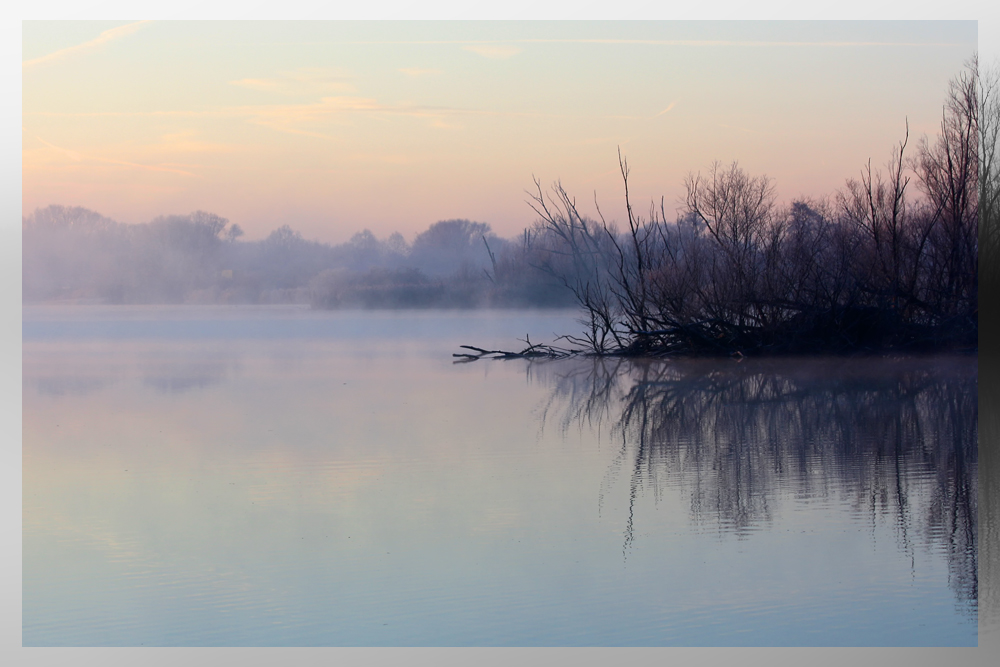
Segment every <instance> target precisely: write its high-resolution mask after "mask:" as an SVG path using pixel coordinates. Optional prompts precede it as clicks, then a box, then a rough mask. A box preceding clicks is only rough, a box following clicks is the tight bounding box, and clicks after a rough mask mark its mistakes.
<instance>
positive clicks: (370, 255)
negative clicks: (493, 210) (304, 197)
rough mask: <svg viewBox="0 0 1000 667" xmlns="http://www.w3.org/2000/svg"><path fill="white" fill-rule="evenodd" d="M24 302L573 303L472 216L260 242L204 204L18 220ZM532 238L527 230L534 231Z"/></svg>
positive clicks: (281, 232)
mask: <svg viewBox="0 0 1000 667" xmlns="http://www.w3.org/2000/svg"><path fill="white" fill-rule="evenodd" d="M22 234H23V235H22V257H23V298H24V300H25V301H26V302H38V301H65V300H72V301H78V302H79V301H94V302H101V303H112V304H124V303H210V304H247V303H309V304H312V305H313V306H314V307H319V308H339V307H374V308H399V307H418V308H419V307H463V308H469V307H478V306H494V307H509V306H522V307H523V306H528V307H531V306H540V307H552V306H563V307H565V306H571V305H572V304H573V296H572V294H571V293H570V292H569V291H568V290H567V289H566V288H565V287H564V286H563V285H562V284H560V283H559V281H557V280H556V279H555V278H553V277H552V276H548V275H546V274H545V273H543V272H541V271H540V270H538V269H534V268H532V267H533V265H534V264H537V262H533V261H532V259H531V257H530V254H531V250H530V248H528V247H527V245H526V244H525V242H524V239H522V240H519V241H516V242H515V241H510V240H507V239H503V238H500V237H498V236H496V235H495V234H494V233H493V232H492V231H491V229H490V226H489V225H488V224H485V223H481V222H470V221H468V220H445V221H441V222H438V223H435V224H433V225H431V226H430V227H429V228H428V229H427V230H425V231H424V232H422V233H420V234H418V235H417V236H416V238H415V239H414V241H413V243H412V244H407V243H406V241H405V239H404V238H403V236H402V235H401V234H398V233H395V234H392V235H390V236H389V237H388V238H386V239H378V238H376V237H375V235H374V234H372V232H371V231H369V230H365V231H362V232H359V233H357V234H355V235H354V236H353V237H352V238H351V239H350V240H349V241H348V242H347V243H342V244H340V245H330V244H326V243H320V242H317V241H308V240H306V239H304V238H303V237H302V235H301V234H300V233H298V232H297V231H295V230H293V229H291V228H289V227H288V226H287V225H286V226H283V227H281V228H279V229H277V230H275V231H273V232H272V233H271V234H270V235H269V236H268V237H267V238H265V239H264V240H261V241H245V240H242V239H241V237H242V236H243V231H242V230H241V229H240V227H239V226H238V225H235V224H230V223H229V221H228V220H226V219H225V218H221V217H219V216H217V215H214V214H211V213H204V212H201V211H199V212H196V213H192V214H190V215H174V216H167V217H160V218H156V219H155V220H153V221H151V222H148V223H143V224H123V223H118V222H115V221H113V220H109V219H108V218H105V217H103V216H101V215H99V214H97V213H95V212H93V211H89V210H87V209H83V208H79V207H73V208H68V207H63V206H49V207H47V208H44V209H38V210H36V211H35V212H34V213H32V214H31V215H30V216H28V217H26V218H23V220H22ZM525 238H528V237H527V236H526V237H525Z"/></svg>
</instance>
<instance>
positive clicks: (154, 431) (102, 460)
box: [22, 306, 995, 646]
mask: <svg viewBox="0 0 1000 667" xmlns="http://www.w3.org/2000/svg"><path fill="white" fill-rule="evenodd" d="M575 317H576V314H575V313H573V312H569V311H555V312H538V311H536V312H527V311H504V312H495V311H476V312H465V313H459V312H446V311H422V312H417V311H393V312H389V311H385V312H364V311H335V312H329V311H326V312H318V311H311V310H308V309H304V308H296V307H267V308H262V307H256V308H254V307H231V308H217V307H211V308H209V307H202V308H198V307H191V306H175V307H119V308H112V307H66V306H37V307H26V308H25V309H24V315H23V320H24V325H23V338H24V343H23V387H24V389H23V406H24V407H23V432H24V445H23V479H24V482H23V489H24V496H23V544H24V560H23V562H24V566H23V626H22V632H23V642H24V644H25V645H140V644H145V645H341V646H343V645H364V646H368V645H543V646H544V645H612V646H613V645H901V646H907V645H946V646H947V645H976V643H977V637H978V635H977V621H982V622H986V619H985V617H986V615H987V614H988V613H989V612H988V609H989V608H990V604H993V603H991V602H990V600H993V601H994V603H995V595H994V594H993V593H991V592H990V589H989V581H990V576H989V574H988V573H989V572H990V571H991V570H990V569H989V568H990V567H993V566H992V565H991V563H992V562H993V561H994V560H995V558H993V560H990V558H991V556H990V554H991V553H992V552H991V551H989V548H987V547H985V546H984V547H983V548H982V553H980V539H981V537H982V536H981V535H980V527H982V530H985V531H989V530H992V528H990V526H991V525H993V524H991V523H989V522H988V521H986V522H985V523H981V522H977V520H976V519H977V514H978V512H979V508H978V507H979V503H978V499H979V497H980V493H979V491H980V487H979V472H980V471H979V464H980V459H979V451H978V447H977V440H978V436H979V432H978V416H979V410H978V389H977V384H978V369H977V362H976V359H975V357H947V358H946V357H926V358H900V359H886V360H872V359H863V360H851V359H843V358H841V359H835V360H831V359H827V360H824V359H794V360H784V361H777V360H756V361H751V360H745V361H743V362H735V361H732V360H701V361H669V362H655V363H654V362H626V361H615V360H609V359H605V360H593V359H575V360H562V361H553V362H545V363H537V362H536V363H528V362H525V361H523V360H517V361H510V362H475V363H466V364H462V363H459V364H454V363H453V362H452V357H451V353H453V352H455V351H457V346H458V345H460V344H476V345H484V346H486V347H512V346H515V347H516V345H512V341H514V340H515V339H516V338H520V337H523V336H524V335H525V334H531V337H532V340H533V341H535V340H538V341H539V342H548V341H551V340H552V339H553V338H554V336H555V335H556V334H559V333H563V332H565V331H572V330H573V328H574V327H575V326H577V325H576V324H575V322H574V320H575ZM984 423H986V422H984ZM984 456H985V455H984ZM983 465H984V466H985V465H986V462H985V461H984V464H983ZM986 511H989V510H988V508H987V510H986ZM980 518H984V517H980ZM985 539H989V538H988V537H987V538H985ZM993 569H995V568H993ZM980 572H982V573H983V576H982V579H980V577H979V573H980ZM991 596H992V597H991ZM994 606H995V604H994Z"/></svg>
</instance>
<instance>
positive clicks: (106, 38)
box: [21, 21, 151, 68]
mask: <svg viewBox="0 0 1000 667" xmlns="http://www.w3.org/2000/svg"><path fill="white" fill-rule="evenodd" d="M147 23H151V21H136V22H135V23H129V24H128V25H120V26H118V27H117V28H111V29H110V30H105V31H104V32H102V33H101V34H100V35H98V36H97V37H96V38H94V39H92V40H90V41H89V42H84V43H83V44H77V45H75V46H69V47H67V48H65V49H59V50H58V51H53V52H52V53H49V54H47V55H44V56H41V57H40V58H33V59H31V60H25V61H24V62H23V63H21V67H22V68H25V67H33V66H35V65H41V64H43V63H48V62H52V61H54V60H60V59H62V58H65V57H66V56H71V55H73V54H76V53H86V52H88V51H94V50H96V49H98V48H100V47H101V46H104V45H105V44H107V43H108V42H111V41H113V40H116V39H119V38H121V37H126V36H128V35H131V34H132V33H133V32H135V31H136V30H139V29H140V28H142V27H143V26H144V25H146V24H147Z"/></svg>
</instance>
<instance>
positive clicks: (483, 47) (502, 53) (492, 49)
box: [462, 44, 521, 60]
mask: <svg viewBox="0 0 1000 667" xmlns="http://www.w3.org/2000/svg"><path fill="white" fill-rule="evenodd" d="M462 48H463V49H465V50H466V51H472V52H473V53H478V54H479V55H481V56H483V57H484V58H491V59H493V60H503V59H505V58H510V57H511V56H516V55H517V54H518V53H520V52H521V49H519V48H517V47H516V46H510V45H509V44H467V45H466V46H463V47H462Z"/></svg>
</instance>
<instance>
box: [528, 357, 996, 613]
mask: <svg viewBox="0 0 1000 667" xmlns="http://www.w3.org/2000/svg"><path fill="white" fill-rule="evenodd" d="M529 374H530V375H531V376H533V377H534V378H536V379H538V380H542V381H545V382H546V383H549V384H550V385H551V386H552V387H553V392H552V395H551V398H550V400H549V402H548V404H547V405H546V406H545V410H544V414H543V417H544V418H546V419H548V420H549V421H550V422H551V420H552V419H553V418H554V417H557V418H558V421H559V423H560V425H561V427H562V428H563V430H564V431H565V430H566V429H568V428H569V427H570V426H571V425H573V424H590V425H593V426H598V427H603V428H606V429H610V432H611V434H612V437H613V438H614V439H615V440H620V442H621V447H620V449H619V451H618V452H617V455H616V458H615V462H614V464H613V466H612V469H611V470H610V471H609V475H608V477H607V478H606V482H605V484H604V488H602V497H603V495H604V494H606V493H608V492H609V489H610V484H611V483H612V481H613V480H614V478H615V477H617V476H619V475H621V474H623V473H627V474H628V478H629V494H630V497H629V514H628V520H627V525H626V528H625V545H624V548H625V550H626V552H627V550H628V548H629V546H630V544H631V543H632V540H633V536H634V526H633V518H634V513H633V512H634V508H635V500H636V497H637V495H639V494H641V493H644V492H647V491H648V492H651V493H652V494H653V495H654V497H655V498H657V499H658V498H659V497H660V495H661V494H662V492H663V491H664V490H665V489H666V488H668V487H670V486H674V487H679V488H681V489H682V490H683V491H684V494H685V496H689V497H690V518H691V521H692V522H694V523H695V524H701V525H714V526H716V527H717V528H718V529H719V530H722V531H727V532H731V533H734V534H735V535H736V536H737V537H739V538H747V537H748V536H749V534H750V533H752V532H753V531H754V530H758V529H762V528H766V527H768V525H769V524H771V522H772V520H773V515H774V512H775V511H776V509H777V505H778V502H779V498H781V497H793V498H795V499H800V500H819V501H822V500H831V501H832V500H837V501H840V502H847V503H849V504H850V506H851V507H852V508H853V510H854V511H855V512H856V513H857V516H859V517H863V516H867V517H869V519H868V520H870V522H871V523H872V525H874V524H875V522H876V521H879V520H891V521H892V522H893V524H894V527H895V531H896V535H897V539H898V545H899V548H900V549H902V550H904V552H905V553H907V554H910V555H911V558H912V554H913V550H914V549H915V548H921V547H923V548H929V549H933V550H940V551H943V552H944V553H946V555H947V561H948V566H949V580H950V585H951V587H952V589H953V591H954V593H955V595H956V597H957V598H958V600H959V602H960V603H962V606H964V607H967V608H968V609H969V611H972V612H975V611H976V607H977V601H978V570H977V488H978V478H977V472H978V471H977V468H978V444H977V438H978V399H977V376H978V368H977V360H976V359H975V358H974V357H972V358H940V357H935V358H907V359H844V358H825V359H771V360H766V359H756V360H751V359H746V360H742V361H739V362H737V361H731V360H722V361H720V360H707V359H702V360H684V361H655V360H645V361H637V360H627V359H620V358H619V359H615V358H597V359H586V360H579V361H559V362H548V363H546V362H542V363H534V364H532V365H531V366H530V370H529Z"/></svg>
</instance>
